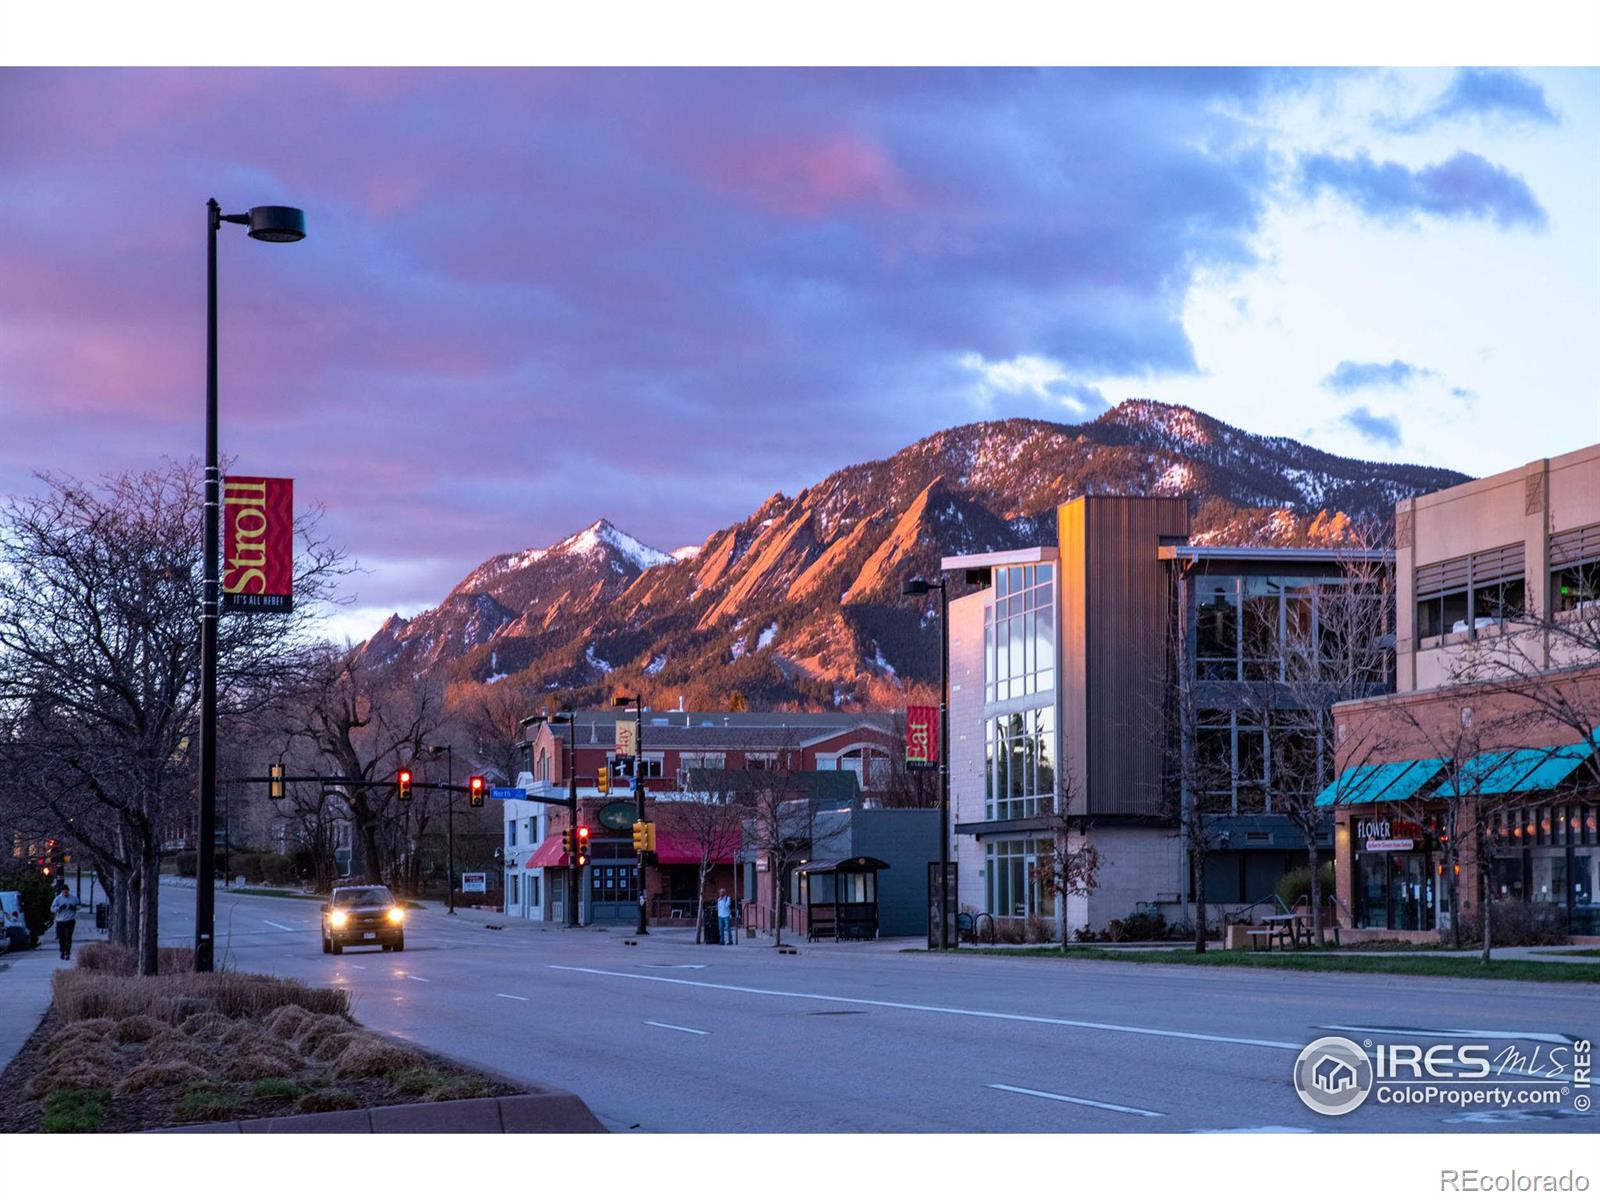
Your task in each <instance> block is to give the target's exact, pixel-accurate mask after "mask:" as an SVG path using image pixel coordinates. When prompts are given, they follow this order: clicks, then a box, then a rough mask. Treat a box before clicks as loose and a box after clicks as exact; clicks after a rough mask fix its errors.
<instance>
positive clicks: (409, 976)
mask: <svg viewBox="0 0 1600 1200" xmlns="http://www.w3.org/2000/svg"><path fill="white" fill-rule="evenodd" d="M406 978H407V979H415V980H416V981H417V982H418V983H432V982H433V980H431V979H424V978H423V977H422V976H421V975H407V976H406Z"/></svg>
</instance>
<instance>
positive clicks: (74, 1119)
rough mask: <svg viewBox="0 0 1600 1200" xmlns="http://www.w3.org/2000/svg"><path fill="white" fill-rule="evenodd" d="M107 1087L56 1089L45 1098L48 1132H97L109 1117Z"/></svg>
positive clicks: (46, 1128)
mask: <svg viewBox="0 0 1600 1200" xmlns="http://www.w3.org/2000/svg"><path fill="white" fill-rule="evenodd" d="M109 1099H111V1093H110V1092H109V1091H108V1090H107V1089H105V1088H57V1089H56V1090H55V1091H53V1092H51V1093H50V1094H49V1095H48V1096H46V1097H45V1098H44V1131H45V1132H46V1133H96V1132H98V1131H99V1129H100V1126H101V1124H102V1123H103V1122H104V1121H105V1117H106V1101H107V1100H109Z"/></svg>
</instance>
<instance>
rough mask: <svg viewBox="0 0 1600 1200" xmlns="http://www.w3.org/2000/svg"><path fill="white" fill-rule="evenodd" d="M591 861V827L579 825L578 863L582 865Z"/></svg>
mask: <svg viewBox="0 0 1600 1200" xmlns="http://www.w3.org/2000/svg"><path fill="white" fill-rule="evenodd" d="M588 861H589V827H588V826H587V825H579V826H578V865H579V866H580V867H581V866H583V865H584V863H586V862H588Z"/></svg>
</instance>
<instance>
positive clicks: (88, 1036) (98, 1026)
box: [44, 1017, 117, 1054]
mask: <svg viewBox="0 0 1600 1200" xmlns="http://www.w3.org/2000/svg"><path fill="white" fill-rule="evenodd" d="M116 1027H117V1023H116V1022H115V1021H112V1020H109V1019H107V1018H105V1017H100V1018H98V1019H97V1020H93V1021H71V1022H69V1023H67V1024H66V1025H63V1026H62V1027H61V1028H60V1029H59V1030H57V1031H56V1033H55V1035H54V1036H53V1037H51V1039H50V1040H49V1041H48V1042H46V1043H45V1044H44V1051H45V1053H46V1054H54V1053H55V1052H56V1050H58V1049H59V1048H61V1047H62V1046H65V1045H66V1044H67V1043H69V1042H76V1041H80V1040H89V1041H95V1042H103V1041H105V1039H106V1035H107V1034H109V1033H110V1032H111V1031H112V1030H113V1029H115V1028H116Z"/></svg>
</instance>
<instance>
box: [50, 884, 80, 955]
mask: <svg viewBox="0 0 1600 1200" xmlns="http://www.w3.org/2000/svg"><path fill="white" fill-rule="evenodd" d="M50 911H51V912H52V913H53V914H55V918H56V941H57V942H58V943H59V944H60V946H61V957H62V958H64V959H70V958H71V957H72V931H73V930H74V929H76V928H77V927H78V898H77V897H76V896H74V895H73V894H72V893H71V892H69V891H67V881H66V880H65V879H63V880H62V881H61V882H60V883H58V884H56V898H55V899H54V900H52V901H51V902H50Z"/></svg>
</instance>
